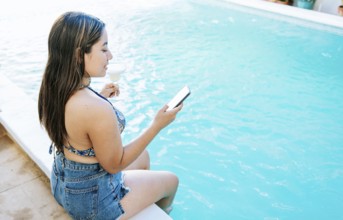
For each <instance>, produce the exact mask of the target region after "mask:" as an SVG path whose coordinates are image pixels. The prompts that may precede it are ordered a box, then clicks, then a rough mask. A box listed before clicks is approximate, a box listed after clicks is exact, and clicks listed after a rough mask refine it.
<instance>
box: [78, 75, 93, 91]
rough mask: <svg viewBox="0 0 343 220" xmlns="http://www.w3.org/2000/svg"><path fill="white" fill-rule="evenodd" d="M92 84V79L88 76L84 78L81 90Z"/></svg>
mask: <svg viewBox="0 0 343 220" xmlns="http://www.w3.org/2000/svg"><path fill="white" fill-rule="evenodd" d="M90 84H91V78H90V77H88V76H84V77H82V80H81V85H80V88H81V89H82V88H85V87H87V86H89V85H90Z"/></svg>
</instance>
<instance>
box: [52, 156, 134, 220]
mask: <svg viewBox="0 0 343 220" xmlns="http://www.w3.org/2000/svg"><path fill="white" fill-rule="evenodd" d="M51 191H52V194H53V195H54V197H55V199H56V201H57V202H58V203H59V204H60V205H61V206H62V207H63V208H64V209H65V210H66V212H67V213H68V214H69V215H70V216H71V217H72V218H73V219H101V220H106V219H119V217H120V216H121V215H122V214H124V210H123V208H122V206H121V204H120V200H121V199H122V198H123V197H124V196H125V195H126V193H128V192H129V189H128V188H127V187H125V186H124V183H123V174H122V172H118V173H116V174H110V173H108V172H106V170H104V169H103V168H102V167H101V165H100V164H98V163H95V164H84V163H78V162H74V161H71V160H68V159H67V158H65V157H64V155H63V153H59V154H57V155H56V156H55V160H54V164H53V168H52V172H51Z"/></svg>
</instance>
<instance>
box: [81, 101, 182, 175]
mask: <svg viewBox="0 0 343 220" xmlns="http://www.w3.org/2000/svg"><path fill="white" fill-rule="evenodd" d="M181 108H182V105H180V106H179V107H177V108H175V109H173V110H171V111H166V109H167V106H164V107H163V108H161V109H160V110H159V111H158V112H157V114H156V116H155V118H154V120H153V121H152V123H151V125H150V126H149V127H148V128H147V129H146V130H145V131H144V132H143V133H142V134H141V135H139V136H138V137H137V138H136V139H135V140H133V141H132V142H130V143H129V144H127V145H126V146H125V147H123V144H122V140H121V137H120V132H119V129H118V122H117V120H116V118H115V117H116V116H115V114H113V109H112V107H111V106H109V105H108V104H107V105H105V104H103V105H97V108H95V110H92V111H94V112H93V113H91V114H92V115H93V117H94V118H93V119H92V121H94V122H95V123H92V124H90V125H89V128H88V131H89V132H88V135H89V138H90V140H91V141H92V145H93V147H94V150H95V154H96V157H97V160H98V161H99V163H100V164H101V165H102V167H103V168H104V169H105V170H106V171H107V172H109V173H117V172H119V171H121V170H123V169H125V168H126V167H127V166H128V165H130V164H131V163H132V162H133V161H134V160H135V159H136V158H137V157H138V156H139V155H140V154H141V153H142V152H143V150H144V149H145V148H146V147H147V146H148V144H149V143H150V142H151V141H152V140H153V139H154V138H155V137H156V135H157V134H158V133H159V132H160V131H161V130H162V129H163V128H164V127H166V126H167V125H169V124H170V123H171V122H172V121H173V120H174V119H175V117H176V114H177V113H178V112H179V111H180V110H181Z"/></svg>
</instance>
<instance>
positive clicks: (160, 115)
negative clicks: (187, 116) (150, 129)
mask: <svg viewBox="0 0 343 220" xmlns="http://www.w3.org/2000/svg"><path fill="white" fill-rule="evenodd" d="M182 107H183V104H182V103H181V104H180V105H179V106H178V107H176V108H174V109H172V110H169V111H167V109H168V106H167V105H164V106H163V107H162V108H161V109H160V110H159V111H158V112H157V114H156V116H155V118H154V120H153V125H155V126H156V127H157V128H158V129H159V130H162V129H163V128H165V127H166V126H167V125H169V124H170V123H171V122H173V121H174V119H175V118H176V114H177V113H178V112H179V111H181V109H182Z"/></svg>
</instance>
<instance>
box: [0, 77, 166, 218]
mask: <svg viewBox="0 0 343 220" xmlns="http://www.w3.org/2000/svg"><path fill="white" fill-rule="evenodd" d="M50 143H51V142H50V140H49V138H48V136H47V134H46V133H45V131H44V130H43V128H42V127H41V126H40V124H39V120H38V111H37V103H36V102H35V101H34V100H32V99H31V98H30V97H29V96H28V95H27V94H25V93H24V91H23V90H22V89H20V88H18V87H17V86H16V85H14V84H13V83H12V82H11V81H10V80H9V79H7V78H6V77H5V76H3V75H1V74H0V154H1V155H0V158H1V159H0V167H1V168H0V175H1V183H0V219H70V218H69V216H68V215H67V214H66V213H65V212H64V210H63V209H62V207H60V206H59V205H58V204H57V202H56V201H55V199H54V198H53V196H52V194H51V192H50V179H49V178H50V172H51V167H52V162H53V157H52V156H51V155H50V154H49V153H48V148H49V145H50ZM131 219H132V220H141V219H144V220H149V219H151V220H153V219H159V220H170V219H172V218H171V217H170V216H169V215H167V214H166V213H165V212H164V211H162V209H160V208H159V207H158V206H157V205H155V204H153V205H150V206H149V207H147V208H146V209H144V210H142V211H141V212H140V213H138V214H137V215H136V216H134V217H132V218H131Z"/></svg>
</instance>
